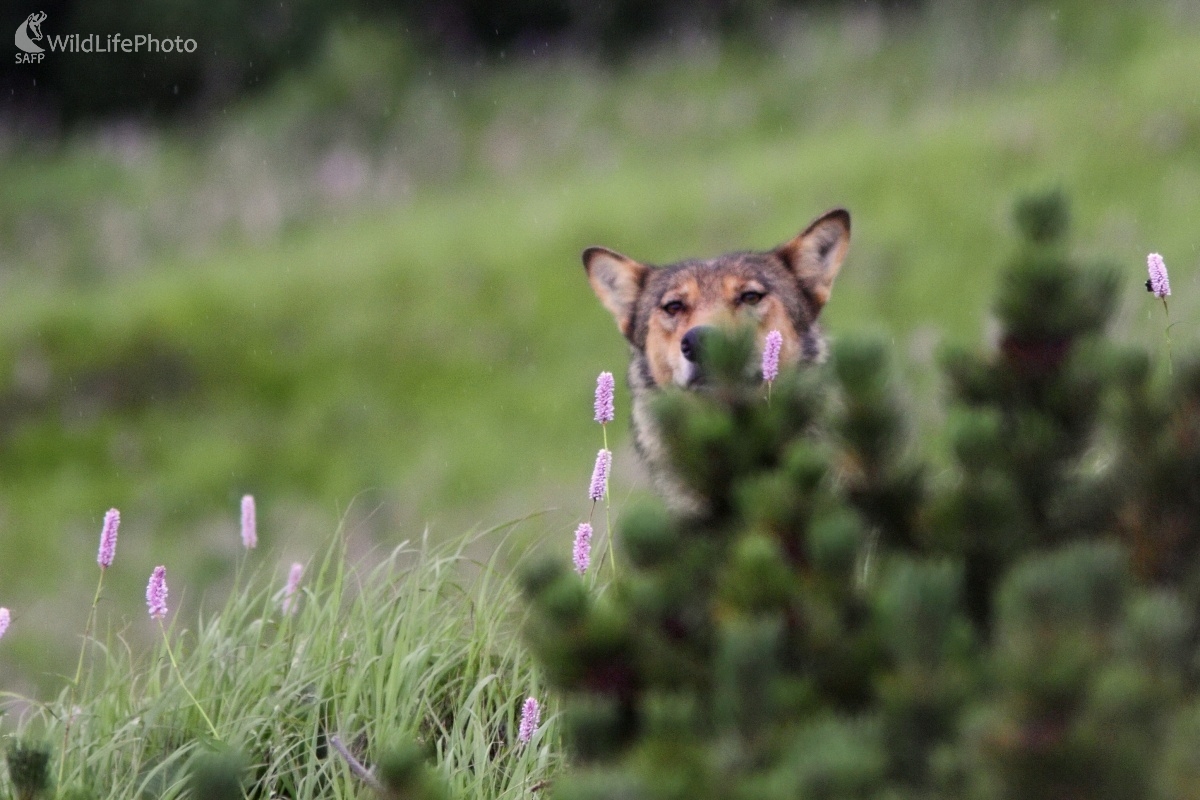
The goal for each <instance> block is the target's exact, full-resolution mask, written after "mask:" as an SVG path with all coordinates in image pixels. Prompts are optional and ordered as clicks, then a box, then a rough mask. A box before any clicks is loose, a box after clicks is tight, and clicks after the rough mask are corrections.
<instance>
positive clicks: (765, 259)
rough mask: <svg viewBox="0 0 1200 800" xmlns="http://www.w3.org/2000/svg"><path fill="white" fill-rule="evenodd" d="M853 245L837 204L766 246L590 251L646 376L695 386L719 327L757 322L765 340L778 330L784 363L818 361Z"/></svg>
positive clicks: (604, 299) (651, 382)
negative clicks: (717, 252) (666, 258)
mask: <svg viewBox="0 0 1200 800" xmlns="http://www.w3.org/2000/svg"><path fill="white" fill-rule="evenodd" d="M849 244H850V214H849V213H848V212H846V211H845V210H843V209H840V208H839V209H835V210H833V211H830V212H828V213H826V214H824V215H822V216H821V217H818V218H817V219H816V220H814V221H813V223H812V224H811V225H809V226H808V227H807V228H806V229H805V230H804V231H803V232H802V233H801V234H799V235H798V236H796V237H795V238H793V239H792V240H790V241H788V242H786V243H784V244H782V245H780V246H779V247H776V248H775V249H774V250H768V251H765V252H745V253H730V254H727V255H723V256H718V257H717V258H711V259H703V260H688V261H680V262H678V263H675V264H670V265H668V266H663V267H651V266H647V265H644V264H642V263H640V262H638V261H634V260H633V259H631V258H628V257H626V256H623V255H621V254H620V253H616V252H614V251H612V250H608V249H606V248H603V247H589V248H588V249H587V250H585V251H584V252H583V265H584V268H585V269H586V270H587V275H588V280H589V281H590V283H591V285H592V290H593V291H595V293H596V296H597V297H599V298H600V302H601V303H603V304H604V307H605V308H607V309H608V310H609V311H610V312H611V313H612V315H613V317H614V318H615V319H616V321H617V327H618V328H619V329H620V331H621V333H622V334H624V335H625V338H626V339H628V340H629V343H630V345H631V346H632V347H633V351H634V357H635V360H636V359H638V358H641V359H642V360H643V361H644V365H643V367H642V370H643V371H644V374H642V375H639V376H637V377H638V378H639V379H640V380H639V382H641V383H645V384H647V385H648V386H649V387H663V386H669V385H675V386H683V387H693V386H695V385H697V384H698V383H701V382H702V381H703V377H704V376H703V375H702V374H701V372H700V369H699V356H700V352H701V349H702V348H703V346H704V338H705V334H706V333H707V332H708V331H709V330H711V329H712V328H728V327H734V326H748V327H750V328H752V329H753V330H755V331H756V334H757V337H758V342H759V346H760V347H761V346H762V342H763V340H764V339H765V338H766V335H767V334H768V333H769V332H770V331H772V330H777V331H779V332H780V333H781V334H782V336H783V348H782V351H781V353H780V363H785V364H786V363H791V364H799V363H801V362H804V361H818V360H820V359H821V358H822V356H823V354H824V340H823V338H822V336H821V331H820V328H819V327H818V326H817V317H818V315H820V313H821V309H822V308H824V306H825V303H826V302H827V301H828V300H829V293H830V290H831V289H832V287H833V280H834V278H836V277H837V274H838V270H839V269H840V268H841V265H842V259H843V258H844V257H845V255H846V248H847V247H848V246H849Z"/></svg>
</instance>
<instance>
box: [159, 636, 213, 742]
mask: <svg viewBox="0 0 1200 800" xmlns="http://www.w3.org/2000/svg"><path fill="white" fill-rule="evenodd" d="M158 629H159V630H160V631H162V635H163V645H164V646H165V647H166V648H167V657H169V658H170V659H171V666H172V667H174V668H175V677H177V678H178V679H179V685H180V686H182V687H183V691H185V692H187V696H188V697H190V698H191V700H192V704H193V705H194V706H196V710H197V711H199V712H200V716H202V717H204V721H205V722H207V723H208V729H209V731H211V732H212V735H213V738H214V739H216V740H217V741H221V736H220V734H218V733H217V728H216V726H215V725H213V723H212V720H211V719H209V718H208V714H206V713H205V711H204V706H202V705H200V701H199V700H197V699H196V695H194V694H192V690H191V689H189V688H188V687H187V684H186V683H184V682H183V673H182V672H180V671H179V663H178V662H177V661H176V660H175V654H174V653H172V652H171V640H170V639H169V638H168V637H167V629H166V627H165V626H164V625H163V621H162V620H161V619H160V620H159V621H158Z"/></svg>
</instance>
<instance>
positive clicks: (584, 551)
mask: <svg viewBox="0 0 1200 800" xmlns="http://www.w3.org/2000/svg"><path fill="white" fill-rule="evenodd" d="M573 557H574V560H575V571H576V572H578V573H579V574H580V575H582V574H583V573H585V572H587V571H588V567H589V566H590V565H591V563H592V526H591V524H590V523H587V522H581V523H580V524H579V527H578V528H576V529H575V552H574V556H573Z"/></svg>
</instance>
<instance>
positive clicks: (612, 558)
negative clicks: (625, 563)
mask: <svg viewBox="0 0 1200 800" xmlns="http://www.w3.org/2000/svg"><path fill="white" fill-rule="evenodd" d="M600 430H601V432H602V433H603V435H604V449H605V450H608V426H607V425H601V426H600ZM609 472H610V473H611V472H612V470H609ZM610 478H611V475H605V476H604V530H605V532H606V533H607V539H608V560H609V563H610V564H612V571H613V577H614V578H616V577H617V554H616V548H615V547H613V538H612V515H611V511H612V493H611V492H609V490H608V483H609V479H610Z"/></svg>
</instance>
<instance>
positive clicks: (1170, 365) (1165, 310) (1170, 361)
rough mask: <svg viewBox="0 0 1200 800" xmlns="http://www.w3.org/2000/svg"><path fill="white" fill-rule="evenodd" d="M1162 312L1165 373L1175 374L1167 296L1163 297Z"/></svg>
mask: <svg viewBox="0 0 1200 800" xmlns="http://www.w3.org/2000/svg"><path fill="white" fill-rule="evenodd" d="M1162 301H1163V313H1164V314H1166V315H1167V328H1166V330H1164V331H1163V336H1165V337H1166V339H1167V374H1168V375H1174V374H1175V357H1174V355H1173V354H1172V352H1171V309H1169V308H1167V298H1165V297H1164V298H1163V299H1162Z"/></svg>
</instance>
